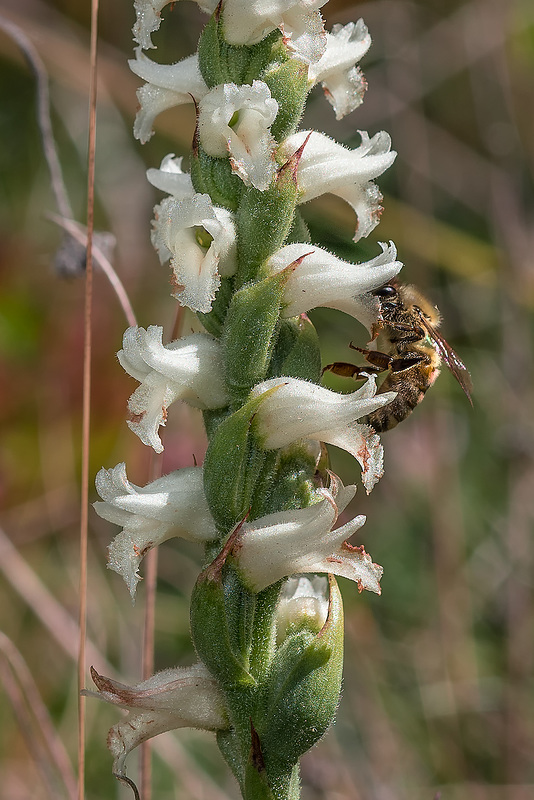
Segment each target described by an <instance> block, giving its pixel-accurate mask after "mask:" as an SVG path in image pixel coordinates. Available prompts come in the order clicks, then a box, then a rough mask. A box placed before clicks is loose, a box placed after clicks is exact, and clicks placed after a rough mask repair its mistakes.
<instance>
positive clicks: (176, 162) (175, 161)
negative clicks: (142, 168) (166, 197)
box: [146, 153, 195, 200]
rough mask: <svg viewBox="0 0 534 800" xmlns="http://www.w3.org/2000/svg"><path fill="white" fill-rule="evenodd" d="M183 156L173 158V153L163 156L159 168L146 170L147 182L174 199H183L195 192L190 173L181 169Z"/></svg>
mask: <svg viewBox="0 0 534 800" xmlns="http://www.w3.org/2000/svg"><path fill="white" fill-rule="evenodd" d="M182 161H183V158H175V157H174V153H169V154H168V155H166V156H164V158H163V160H162V162H161V165H160V168H159V169H156V168H155V167H150V168H149V169H147V171H146V176H147V178H148V181H149V183H151V184H152V186H155V187H156V189H161V191H162V192H167V194H171V195H172V196H173V197H174V198H176V200H185V198H186V197H192V196H193V195H194V194H195V190H194V188H193V182H192V180H191V175H190V174H189V173H188V172H184V171H183V170H182Z"/></svg>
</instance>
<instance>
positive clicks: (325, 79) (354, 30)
mask: <svg viewBox="0 0 534 800" xmlns="http://www.w3.org/2000/svg"><path fill="white" fill-rule="evenodd" d="M370 46H371V37H370V36H369V31H368V30H367V27H366V25H365V23H364V21H363V19H359V20H358V22H349V23H348V24H347V25H334V27H333V28H332V32H331V33H327V34H326V50H325V52H324V54H323V56H322V57H321V58H320V60H319V61H316V62H315V63H312V64H310V67H309V71H308V76H309V80H310V82H311V84H312V86H314V85H315V84H316V83H322V85H323V89H324V92H325V95H326V97H327V98H328V101H329V102H330V103H331V105H332V106H333V108H334V111H335V113H336V119H338V120H339V119H342V118H343V117H344V116H346V115H347V114H350V112H351V111H354V109H355V108H358V106H359V105H360V104H361V102H362V101H363V96H364V94H365V90H366V89H367V83H366V81H365V78H364V77H363V75H362V72H361V70H360V69H359V68H358V67H356V63H357V62H358V61H359V60H360V59H361V58H362V57H363V56H364V55H365V54H366V52H367V51H368V50H369V47H370Z"/></svg>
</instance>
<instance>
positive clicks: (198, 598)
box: [191, 548, 255, 688]
mask: <svg viewBox="0 0 534 800" xmlns="http://www.w3.org/2000/svg"><path fill="white" fill-rule="evenodd" d="M224 560H225V550H224V548H223V550H222V552H221V553H220V554H219V556H217V558H216V559H215V561H214V562H213V563H212V564H210V565H209V566H208V567H206V569H205V570H203V572H201V573H200V575H199V577H198V579H197V582H196V584H195V587H194V589H193V593H192V596H191V635H192V637H193V642H194V645H195V648H196V651H197V653H198V655H199V656H200V659H201V660H202V662H203V663H204V664H205V665H206V666H207V667H208V669H209V670H210V672H211V673H212V674H213V675H214V676H215V677H216V678H218V679H219V680H220V681H221V684H222V685H223V686H224V687H225V688H228V687H229V686H235V685H241V686H254V684H255V680H254V678H253V677H252V675H250V674H249V673H248V671H247V668H246V658H245V657H244V652H243V651H244V650H245V651H246V650H247V648H246V647H245V648H244V647H243V643H242V641H241V640H240V635H239V634H240V625H239V620H240V617H241V615H242V610H243V609H242V602H240V601H241V600H242V597H241V596H242V595H243V593H244V592H246V590H245V589H244V588H243V586H242V585H241V584H240V583H239V582H238V581H236V580H235V579H234V580H233V581H232V580H230V581H229V580H228V579H227V576H225V577H226V579H225V580H224V581H223V573H225V572H226V569H225V564H224ZM231 577H232V576H230V578H231ZM229 611H230V612H231V613H230V614H229ZM232 618H233V619H234V622H235V621H236V618H237V625H235V624H234V625H232V624H231V620H232Z"/></svg>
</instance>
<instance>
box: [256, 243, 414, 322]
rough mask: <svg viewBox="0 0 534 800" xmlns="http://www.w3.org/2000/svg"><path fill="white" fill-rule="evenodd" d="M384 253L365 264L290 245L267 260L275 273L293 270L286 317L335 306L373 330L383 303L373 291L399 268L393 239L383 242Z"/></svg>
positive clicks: (306, 246) (312, 247) (285, 304)
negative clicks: (313, 309) (352, 262)
mask: <svg viewBox="0 0 534 800" xmlns="http://www.w3.org/2000/svg"><path fill="white" fill-rule="evenodd" d="M380 246H381V248H382V253H381V254H380V255H379V256H376V257H375V258H373V259H371V260H370V261H365V262H364V263H363V264H351V263H349V262H347V261H343V260H342V259H341V258H338V257H337V256H334V255H332V253H329V252H327V251H326V250H322V249H321V248H320V247H316V246H315V245H310V244H306V243H298V244H289V245H286V246H285V247H282V248H281V250H278V252H277V253H275V254H274V255H273V256H271V258H270V259H269V260H268V262H267V268H268V269H269V270H270V271H271V272H272V273H276V272H281V271H282V270H284V269H287V268H290V269H292V271H291V273H290V275H289V277H288V279H287V283H286V284H285V288H284V299H283V309H282V316H283V317H295V316H297V315H299V314H302V313H303V312H306V311H309V310H310V309H312V308H318V307H323V306H324V307H326V308H336V309H337V310H338V311H343V312H344V313H346V314H350V315H351V316H352V317H354V318H355V319H357V320H359V321H360V322H361V323H362V325H365V327H366V328H367V330H369V331H370V330H371V327H372V325H373V323H376V321H377V318H378V315H379V312H380V302H379V300H378V299H377V298H376V297H374V296H373V295H372V294H369V293H370V292H371V291H372V290H373V289H377V288H378V287H379V286H382V285H383V284H384V283H386V282H387V281H389V280H391V279H392V278H393V277H394V276H395V275H397V273H398V272H399V271H400V269H401V267H402V264H401V262H400V261H397V260H396V259H397V250H396V248H395V245H394V244H393V242H390V243H389V245H386V244H383V243H380Z"/></svg>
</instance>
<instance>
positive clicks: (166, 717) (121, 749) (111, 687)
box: [82, 664, 228, 778]
mask: <svg viewBox="0 0 534 800" xmlns="http://www.w3.org/2000/svg"><path fill="white" fill-rule="evenodd" d="M91 677H92V678H93V681H94V683H95V686H96V687H97V689H98V692H91V691H87V690H83V692H82V694H84V695H86V696H89V697H97V698H99V699H100V700H105V701H106V703H112V704H113V705H116V706H120V707H121V708H125V709H127V711H128V715H127V716H126V717H125V719H124V720H123V721H122V722H119V723H118V725H114V726H113V727H112V728H111V730H110V731H109V734H108V748H109V750H110V751H111V754H112V755H113V757H114V762H113V774H114V775H116V777H118V778H125V777H126V769H125V761H126V757H127V756H128V754H129V753H130V752H131V751H132V750H133V749H134V748H135V747H137V745H139V744H141V743H142V742H146V741H147V739H151V738H152V737H153V736H158V734H160V733H164V732H165V731H172V730H175V729H177V728H199V729H201V730H208V731H216V730H221V729H224V728H226V727H227V726H228V720H227V714H226V708H225V704H224V699H223V697H222V694H221V692H220V690H219V688H218V685H217V681H216V680H215V678H213V677H212V676H211V675H210V674H209V672H208V670H207V669H206V667H205V666H204V665H203V664H194V665H193V666H191V667H175V668H174V669H166V670H163V672H158V673H157V674H156V675H153V676H152V677H151V678H148V680H146V681H141V683H136V684H134V685H133V686H127V685H125V684H123V683H119V682H118V681H114V680H112V679H111V678H106V677H104V675H99V674H98V672H97V671H96V670H95V669H94V668H93V667H91Z"/></svg>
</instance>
